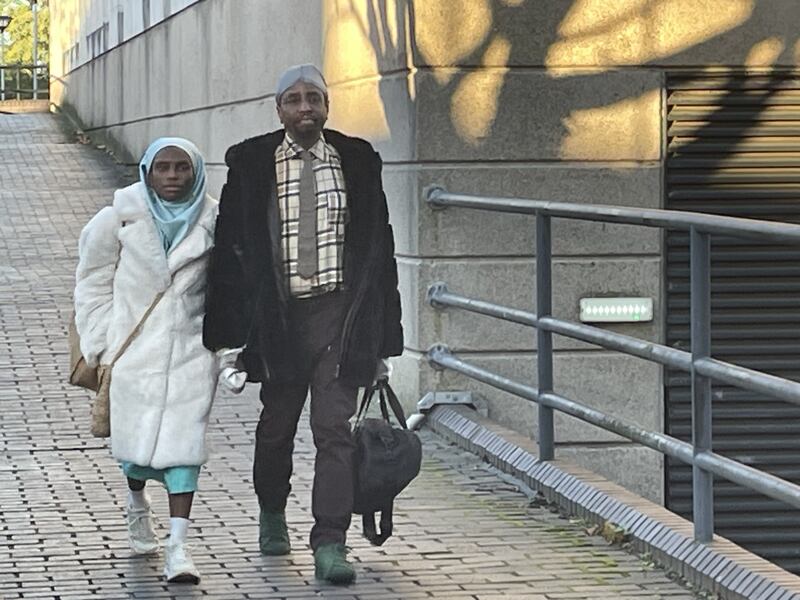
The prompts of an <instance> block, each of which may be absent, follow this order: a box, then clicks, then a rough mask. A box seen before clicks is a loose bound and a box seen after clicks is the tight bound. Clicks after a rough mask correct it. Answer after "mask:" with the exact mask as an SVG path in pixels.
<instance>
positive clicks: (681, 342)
mask: <svg viewBox="0 0 800 600" xmlns="http://www.w3.org/2000/svg"><path fill="white" fill-rule="evenodd" d="M667 144H668V147H667V161H666V174H665V189H666V207H667V208H670V209H677V210H688V211H699V212H707V213H714V214H722V215H731V216H736V217H751V218H757V219H768V220H778V221H785V222H794V223H800V75H797V74H787V73H780V74H770V75H764V76H755V75H751V76H743V75H730V74H728V75H719V76H713V75H686V74H676V75H671V76H668V78H667ZM666 241H667V257H666V278H667V286H666V290H667V292H666V296H667V314H666V337H667V344H669V345H671V346H674V347H677V348H681V349H685V350H689V349H690V347H689V254H688V251H689V240H688V234H687V233H680V232H668V233H667V236H666ZM711 260H712V280H711V286H712V287H711V290H712V301H711V302H712V307H711V320H712V327H711V330H712V354H713V356H714V357H716V358H719V359H722V360H725V361H730V362H732V363H736V364H739V365H743V366H745V367H750V368H753V369H759V370H762V371H766V372H768V373H772V374H775V375H779V376H781V377H786V378H790V379H796V380H800V247H792V246H781V245H773V244H765V243H754V242H747V241H743V240H739V239H733V238H725V237H714V238H713V239H712V259H711ZM665 388H666V389H665V397H666V424H667V425H666V429H667V432H668V433H669V434H670V435H673V436H675V437H678V438H680V439H684V440H688V439H690V437H691V433H690V431H691V430H690V419H691V412H690V406H691V405H690V403H691V396H690V381H689V378H688V376H687V375H686V374H684V373H679V372H676V371H672V370H667V372H666V373H665ZM713 397H714V400H713V402H714V409H713V410H714V429H713V438H714V442H713V444H714V449H715V450H716V451H717V452H719V453H720V454H724V455H726V456H730V457H732V458H735V459H737V460H739V461H741V462H743V463H745V464H748V465H751V466H753V467H757V468H759V469H763V470H766V471H768V472H770V473H774V474H775V475H778V476H780V477H783V478H785V479H789V480H792V481H795V482H800V407H795V406H793V405H789V404H786V403H783V402H778V401H774V400H771V399H768V398H765V397H760V396H758V395H757V394H753V393H750V392H745V391H739V390H736V389H734V388H730V387H727V386H723V385H715V386H714V388H713ZM714 489H715V531H716V532H717V533H719V534H720V535H723V536H725V537H727V538H729V539H731V540H733V541H734V542H736V543H738V544H740V545H742V546H744V547H745V548H748V549H750V550H751V551H753V552H755V553H757V554H760V555H761V556H763V557H765V558H767V559H769V560H772V561H773V562H775V563H777V564H779V565H780V566H782V567H783V568H785V569H787V570H789V571H793V572H795V573H800V511H798V510H796V509H793V508H790V507H788V506H787V505H784V504H782V503H780V502H777V501H774V500H771V499H769V498H766V497H765V496H762V495H760V494H757V493H754V492H750V491H749V490H747V489H745V488H742V487H740V486H737V485H735V484H732V483H729V482H727V481H724V480H719V479H718V480H717V481H716V482H715V484H714ZM666 490H667V495H666V498H667V506H668V507H669V508H670V509H671V510H673V511H674V512H677V513H679V514H681V515H684V516H686V517H688V518H691V510H692V499H691V469H690V468H689V467H687V466H685V465H683V464H680V463H678V462H677V461H672V460H669V461H667V472H666Z"/></svg>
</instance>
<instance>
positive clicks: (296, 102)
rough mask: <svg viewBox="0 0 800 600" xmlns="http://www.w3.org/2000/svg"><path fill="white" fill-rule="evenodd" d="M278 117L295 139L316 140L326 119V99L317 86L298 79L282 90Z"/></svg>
mask: <svg viewBox="0 0 800 600" xmlns="http://www.w3.org/2000/svg"><path fill="white" fill-rule="evenodd" d="M278 117H279V118H280V120H281V123H283V126H284V127H285V128H286V131H287V132H289V134H290V135H291V136H292V138H293V139H294V140H295V141H301V140H306V141H316V139H317V138H319V136H320V134H321V133H322V127H323V126H324V125H325V121H327V120H328V99H327V98H326V97H325V95H324V94H323V93H322V91H321V90H320V89H319V88H317V87H315V86H313V85H311V84H310V83H306V82H305V81H298V82H297V83H295V84H294V85H293V86H292V87H290V88H289V89H288V90H286V91H285V92H283V95H282V96H281V101H280V103H279V104H278Z"/></svg>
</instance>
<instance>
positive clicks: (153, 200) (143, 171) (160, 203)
mask: <svg viewBox="0 0 800 600" xmlns="http://www.w3.org/2000/svg"><path fill="white" fill-rule="evenodd" d="M169 146H174V147H176V148H180V149H181V150H183V151H184V152H186V154H188V155H189V158H190V159H191V160H192V168H193V170H194V183H193V184H192V189H191V190H190V191H189V193H188V194H186V196H185V197H184V198H181V199H179V200H175V201H172V202H170V201H168V200H164V199H163V198H161V197H160V196H159V195H158V194H156V192H155V190H153V188H151V187H150V185H149V184H148V182H147V174H148V173H149V172H150V169H151V168H152V166H153V161H154V160H155V158H156V154H158V153H159V152H160V151H161V150H163V149H164V148H167V147H169ZM139 179H140V180H141V182H142V183H144V185H145V188H146V189H147V200H148V205H149V206H150V212H151V213H152V215H153V221H155V224H156V228H157V229H158V233H159V235H160V236H161V242H162V243H163V244H164V251H165V252H167V253H168V252H169V251H170V248H174V247H175V246H177V245H178V242H180V241H181V240H182V239H183V238H184V237H186V234H187V233H188V232H189V229H190V228H191V227H192V225H194V222H195V221H196V220H197V217H198V216H199V215H200V211H201V210H202V209H203V202H204V199H205V197H206V164H205V161H204V160H203V157H202V155H201V154H200V150H198V149H197V146H195V145H194V144H193V143H192V142H190V141H189V140H186V139H183V138H177V137H162V138H158V139H157V140H156V141H154V142H153V143H152V144H150V145H149V146H148V147H147V150H145V153H144V156H142V160H141V161H139Z"/></svg>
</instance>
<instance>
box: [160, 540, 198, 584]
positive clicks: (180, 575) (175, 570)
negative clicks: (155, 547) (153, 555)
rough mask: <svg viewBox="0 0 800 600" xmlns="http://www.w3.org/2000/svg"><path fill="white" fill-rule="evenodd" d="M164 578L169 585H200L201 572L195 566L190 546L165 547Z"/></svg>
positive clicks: (174, 545)
mask: <svg viewBox="0 0 800 600" xmlns="http://www.w3.org/2000/svg"><path fill="white" fill-rule="evenodd" d="M164 577H166V578H167V582H168V583H200V572H199V571H198V570H197V567H195V566H194V562H193V561H192V555H191V554H189V546H188V544H186V543H178V544H169V543H168V544H167V545H166V546H164Z"/></svg>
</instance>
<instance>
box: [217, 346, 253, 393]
mask: <svg viewBox="0 0 800 600" xmlns="http://www.w3.org/2000/svg"><path fill="white" fill-rule="evenodd" d="M242 350H244V348H222V349H221V350H217V360H218V361H219V382H220V384H221V385H222V387H223V388H224V389H226V390H228V391H229V392H233V393H234V394H238V393H240V392H241V391H242V390H243V389H244V384H245V382H246V381H247V372H246V371H244V369H243V368H242V365H241V361H240V360H239V355H240V354H241V353H242Z"/></svg>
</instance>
